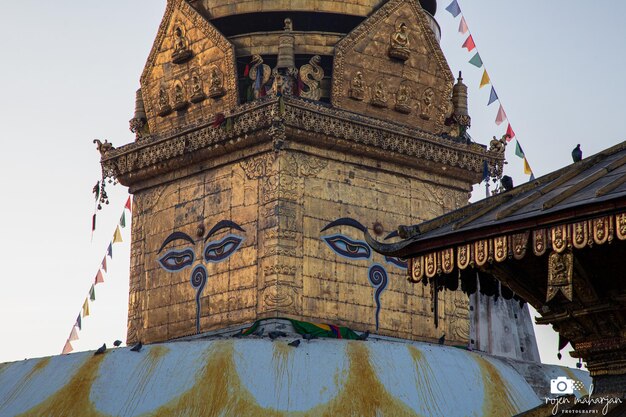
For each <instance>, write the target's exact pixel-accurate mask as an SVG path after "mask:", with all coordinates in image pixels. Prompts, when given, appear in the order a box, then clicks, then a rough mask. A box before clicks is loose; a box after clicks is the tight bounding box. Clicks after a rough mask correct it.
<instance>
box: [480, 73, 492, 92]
mask: <svg viewBox="0 0 626 417" xmlns="http://www.w3.org/2000/svg"><path fill="white" fill-rule="evenodd" d="M490 82H491V80H490V79H489V74H487V70H483V78H481V80H480V87H479V88H483V87H484V86H486V85H487V84H489V83H490Z"/></svg>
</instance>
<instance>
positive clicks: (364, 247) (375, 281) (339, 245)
mask: <svg viewBox="0 0 626 417" xmlns="http://www.w3.org/2000/svg"><path fill="white" fill-rule="evenodd" d="M339 226H348V227H351V228H353V229H355V230H359V231H361V232H364V231H366V230H367V229H366V227H365V226H363V225H362V224H361V223H359V222H358V221H357V220H354V219H351V218H348V217H344V218H341V219H337V220H335V221H333V222H330V223H328V224H327V225H326V226H324V228H323V229H322V230H321V232H325V231H326V230H329V229H332V228H334V227H339ZM322 240H323V241H324V242H325V243H326V245H328V247H329V248H330V249H331V250H332V251H333V252H335V253H336V254H337V255H339V256H342V257H344V258H348V259H354V260H363V261H371V260H372V248H371V247H370V246H369V245H368V244H367V243H366V242H364V241H362V240H354V239H351V238H349V237H347V236H345V235H343V234H333V235H328V236H322ZM385 262H386V263H388V264H391V265H393V266H395V267H398V268H402V269H406V268H407V262H406V261H405V260H403V259H399V258H392V257H389V256H385ZM367 279H368V281H369V283H370V285H371V286H372V288H373V289H374V303H375V304H376V313H375V316H374V319H375V322H376V330H378V326H379V324H380V320H379V316H380V310H381V296H382V294H383V291H385V289H386V288H387V284H388V283H389V275H388V274H387V269H386V268H385V267H384V266H383V265H381V264H379V263H375V262H370V266H369V268H368V270H367Z"/></svg>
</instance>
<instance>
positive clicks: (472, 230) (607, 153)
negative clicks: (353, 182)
mask: <svg viewBox="0 0 626 417" xmlns="http://www.w3.org/2000/svg"><path fill="white" fill-rule="evenodd" d="M625 205H626V142H622V143H620V144H618V145H616V146H614V147H612V148H609V149H606V150H604V151H602V152H599V153H598V154H596V155H593V156H591V157H588V158H586V159H584V160H582V161H580V162H577V163H573V164H571V165H568V166H566V167H564V168H562V169H559V170H557V171H554V172H552V173H550V174H547V175H545V176H543V177H540V178H538V179H536V180H534V181H531V182H528V183H526V184H524V185H521V186H519V187H515V188H514V189H512V190H510V191H507V192H503V193H501V194H497V195H494V196H492V197H490V198H487V199H485V200H482V201H479V202H477V203H474V204H470V205H468V206H466V207H463V208H460V209H458V210H455V211H453V212H450V213H448V214H445V215H443V216H440V217H438V218H435V219H433V220H430V221H427V222H424V223H421V224H419V225H415V226H409V227H405V226H401V227H400V235H401V236H403V237H404V240H403V241H401V242H396V243H393V244H378V243H377V242H372V243H373V245H372V246H373V247H375V248H377V249H378V250H380V251H381V252H382V253H385V254H388V255H392V256H401V257H407V256H412V255H417V254H420V253H423V252H427V251H429V250H430V249H433V248H437V247H446V246H453V245H455V244H457V243H463V242H466V241H467V242H469V241H471V240H474V239H479V238H480V239H484V238H488V237H491V236H496V235H502V234H504V233H513V232H515V231H520V230H526V229H529V228H537V227H541V226H544V225H549V224H556V223H559V222H563V221H565V220H566V221H568V222H572V221H575V220H577V219H581V218H587V217H589V216H600V215H602V214H603V213H607V212H612V211H614V210H615V209H617V208H620V207H622V208H623V207H624V206H625Z"/></svg>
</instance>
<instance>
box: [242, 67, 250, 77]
mask: <svg viewBox="0 0 626 417" xmlns="http://www.w3.org/2000/svg"><path fill="white" fill-rule="evenodd" d="M248 74H250V64H246V68H245V69H244V70H243V76H244V77H247V76H248Z"/></svg>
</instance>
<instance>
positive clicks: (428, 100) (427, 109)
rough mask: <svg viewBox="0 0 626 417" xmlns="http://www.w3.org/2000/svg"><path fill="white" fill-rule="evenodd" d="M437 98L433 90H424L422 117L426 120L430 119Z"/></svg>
mask: <svg viewBox="0 0 626 417" xmlns="http://www.w3.org/2000/svg"><path fill="white" fill-rule="evenodd" d="M434 97H435V92H434V91H433V89H432V88H430V87H429V88H427V89H426V90H424V94H422V103H421V106H420V108H421V112H420V117H421V118H422V119H424V120H429V119H430V113H431V112H432V109H433V99H434Z"/></svg>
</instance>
